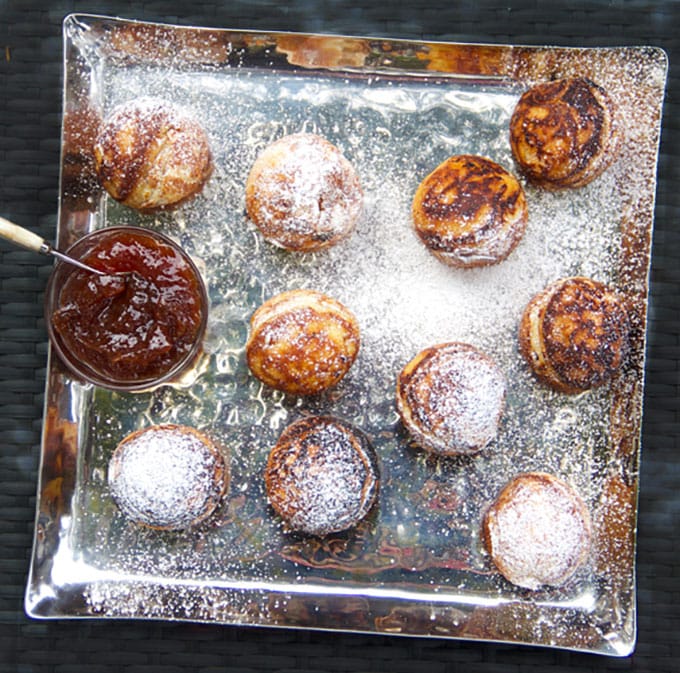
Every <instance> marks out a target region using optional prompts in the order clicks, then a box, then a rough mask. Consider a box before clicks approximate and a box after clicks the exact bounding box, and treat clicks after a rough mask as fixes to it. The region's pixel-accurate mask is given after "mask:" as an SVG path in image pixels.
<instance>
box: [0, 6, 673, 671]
mask: <svg viewBox="0 0 680 673" xmlns="http://www.w3.org/2000/svg"><path fill="white" fill-rule="evenodd" d="M539 7H540V8H541V9H539ZM72 11H86V12H92V13H102V14H111V15H118V16H122V17H125V18H138V19H147V20H161V21H166V22H177V23H182V24H193V25H211V26H221V27H230V28H243V29H248V28H252V29H271V30H295V31H314V32H330V33H345V34H359V35H378V36H389V37H403V38H412V39H422V38H425V39H437V40H453V41H472V42H498V43H525V44H558V45H565V46H613V45H616V46H618V45H632V44H653V45H657V46H661V47H663V48H665V49H666V50H667V51H668V54H669V57H670V62H671V69H670V78H669V84H668V92H667V99H666V105H665V114H664V124H663V138H662V145H661V156H660V163H659V182H658V191H657V207H656V229H655V236H654V262H653V268H652V286H651V295H652V299H651V316H650V318H651V320H650V328H649V341H648V344H649V346H648V365H647V390H646V403H645V421H644V427H643V447H644V448H643V460H642V476H641V493H640V517H639V544H638V566H637V568H638V586H639V600H638V611H639V638H638V646H637V650H636V653H635V654H634V655H633V656H632V657H629V658H627V659H611V658H603V657H597V656H594V655H584V654H572V653H567V652H560V651H552V650H539V649H535V648H527V647H510V646H502V645H490V644H480V643H468V642H451V641H441V640H425V639H419V638H418V639H411V638H394V637H384V636H363V635H352V634H331V633H315V632H306V631H293V630H273V629H257V628H250V629H246V628H234V627H219V626H204V625H188V624H168V623H157V622H116V621H108V622H104V621H88V622H67V621H56V622H37V621H31V620H29V619H28V618H27V617H26V616H25V615H24V612H23V605H22V603H23V591H24V584H25V580H26V573H27V569H28V563H29V555H30V548H31V541H32V529H33V515H34V506H35V490H36V478H37V466H38V455H39V442H40V428H41V413H42V401H43V387H44V377H45V361H46V336H45V331H44V324H43V321H42V303H41V302H42V293H43V289H44V285H45V280H46V278H47V275H48V273H49V270H50V263H49V261H47V260H45V259H43V258H42V257H39V256H37V255H35V254H34V253H29V252H23V251H21V250H19V249H16V248H12V247H11V246H10V245H9V244H6V243H4V242H2V241H0V258H1V260H0V672H2V673H4V672H5V671H8V672H9V671H12V672H14V671H22V672H25V673H29V672H30V673H43V672H46V671H57V672H63V673H66V672H73V673H76V672H80V671H82V672H87V673H100V672H104V671H106V672H107V673H113V672H116V673H119V672H127V673H161V672H162V673H178V672H180V671H203V672H205V673H207V672H208V671H215V672H216V671H225V672H236V671H238V672H239V673H241V672H242V673H248V672H254V671H277V672H279V673H283V672H284V671H297V672H298V673H312V672H330V671H356V672H359V671H361V672H368V671H391V672H394V673H400V672H411V671H413V672H416V671H418V672H419V671H427V672H431V673H443V672H445V671H446V672H448V671H458V670H460V671H469V672H471V673H477V672H488V673H492V672H496V671H497V672H499V673H500V672H502V673H520V672H521V673H529V672H531V671H536V672H538V671H541V673H559V672H563V671H567V670H569V671H584V672H588V671H652V672H654V673H662V672H665V671H680V541H679V540H680V456H679V455H678V449H679V441H678V433H679V432H680V424H679V422H678V420H679V414H678V412H679V410H680V394H679V391H678V384H679V383H680V374H679V373H678V360H679V358H680V343H679V341H678V335H679V333H680V230H679V228H680V65H679V63H680V40H679V39H678V35H677V34H678V31H680V2H678V1H677V0H666V1H665V2H650V1H647V0H630V1H623V0H609V1H607V0H591V1H590V2H587V1H586V0H581V1H577V0H570V1H568V2H538V1H537V0H526V1H522V2H520V1H516V0H443V1H442V0H422V2H418V1H417V0H415V1H414V0H411V1H410V2H405V1H403V0H391V1H390V0H387V1H385V0H383V1H380V0H343V1H338V2H333V1H331V0H321V1H319V2H314V1H313V0H300V1H296V0H280V1H279V2H274V1H271V0H246V1H239V0H223V1H222V2H219V1H210V0H193V1H191V2H184V1H182V0H175V1H174V2H172V1H169V0H163V1H162V2H161V1H153V0H137V1H136V2H122V1H115V0H111V1H109V2H105V1H103V0H92V1H91V2H88V3H79V2H68V1H66V0H52V1H49V0H0V79H1V82H2V84H1V88H0V215H2V216H5V217H7V218H9V219H13V220H14V221H16V222H18V223H19V224H22V225H25V226H27V227H30V228H31V229H33V230H34V231H36V232H38V233H40V234H41V235H42V236H44V237H46V238H48V239H51V238H52V237H53V235H54V231H55V226H56V210H57V181H58V159H59V134H60V118H61V58H62V51H61V20H62V18H63V16H64V15H65V14H67V13H69V12H72Z"/></svg>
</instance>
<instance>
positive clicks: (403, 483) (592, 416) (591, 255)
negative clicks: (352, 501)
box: [26, 15, 667, 656]
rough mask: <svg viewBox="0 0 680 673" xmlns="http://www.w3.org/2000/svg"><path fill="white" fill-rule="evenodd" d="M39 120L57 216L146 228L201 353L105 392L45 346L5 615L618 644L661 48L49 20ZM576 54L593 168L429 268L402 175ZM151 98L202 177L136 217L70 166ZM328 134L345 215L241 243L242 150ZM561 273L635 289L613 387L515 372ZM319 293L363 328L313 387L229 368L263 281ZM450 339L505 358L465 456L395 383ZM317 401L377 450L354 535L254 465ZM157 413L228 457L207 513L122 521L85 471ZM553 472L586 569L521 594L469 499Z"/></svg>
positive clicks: (91, 225)
mask: <svg viewBox="0 0 680 673" xmlns="http://www.w3.org/2000/svg"><path fill="white" fill-rule="evenodd" d="M64 55H65V62H64V66H65V71H64V72H65V86H64V124H63V136H62V148H63V151H62V173H61V199H60V210H59V225H58V232H57V238H58V242H59V244H60V245H61V246H65V245H67V244H68V243H70V242H72V241H73V240H76V239H77V238H78V237H80V236H81V235H82V234H84V233H85V232H87V231H90V230H92V229H96V228H100V227H105V226H109V225H113V224H121V223H131V224H139V225H142V226H145V227H149V228H154V229H157V230H160V231H163V232H165V233H167V234H169V235H171V236H173V237H175V238H176V239H177V240H179V241H180V243H181V244H182V245H183V246H184V247H185V249H186V250H187V251H188V252H189V253H190V254H191V255H192V256H193V257H194V258H195V259H196V260H197V261H198V263H199V264H200V266H201V269H202V271H203V273H204V275H205V279H206V281H207V284H208V286H209V292H210V300H211V318H210V325H209V333H208V337H207V340H206V344H205V351H206V352H205V354H204V355H203V357H202V359H201V360H200V362H199V364H198V365H197V367H196V369H195V370H194V371H193V372H191V374H190V375H189V376H188V377H187V378H186V379H185V380H184V381H182V382H181V383H180V384H178V385H174V386H164V387H161V388H158V389H157V390H155V391H151V392H145V393H136V394H121V393H113V392H109V391H106V390H102V389H97V388H94V387H91V386H87V385H83V384H80V383H78V382H77V381H74V380H72V379H71V378H70V377H69V375H68V374H67V373H66V372H65V370H64V369H63V368H62V366H61V365H60V363H59V362H58V361H57V359H56V358H54V357H50V361H49V367H48V377H47V391H46V406H45V417H44V435H43V445H42V461H41V468H40V482H39V487H38V504H37V518H36V526H35V545H34V549H33V558H32V565H31V571H30V578H29V581H28V586H27V591H26V610H27V612H28V614H29V615H31V616H33V617H41V618H57V617H58V618H63V617H112V618H114V617H118V618H121V617H129V618H149V619H168V620H191V621H204V622H217V623H224V624H250V625H266V626H282V627H302V628H313V629H331V630H333V629H335V630H345V631H358V632H377V633H383V634H407V635H419V636H437V637H446V638H464V639H476V640H487V641H497V642H512V643H531V644H535V645H544V646H552V647H559V648H568V649H573V650H584V651H590V652H597V653H601V654H609V655H618V656H623V655H627V654H629V653H630V652H631V651H632V650H633V648H634V643H635V622H636V617H635V571H634V568H635V563H634V558H635V530H636V512H637V492H638V465H639V456H640V441H639V438H640V423H641V408H642V394H643V372H644V349H645V326H646V301H647V288H648V270H649V264H650V242H651V232H652V221H653V211H654V192H655V171H656V161H657V151H658V141H659V132H660V115H661V108H662V102H663V94H664V86H665V78H666V70H667V61H666V56H665V54H664V52H662V51H661V50H659V49H656V48H649V47H640V48H635V47H630V48H628V47H627V48H615V49H609V48H608V49H565V48H553V47H512V46H495V45H493V46H492V45H473V44H443V43H423V42H406V41H398V40H386V39H382V38H375V39H372V38H357V37H339V36H319V35H301V34H287V33H286V34H283V33H263V32H259V33H255V32H241V31H230V30H217V29H203V28H191V27H177V26H169V25H158V24H148V23H138V22H133V21H125V20H120V19H112V18H106V17H97V16H84V15H74V16H69V17H67V18H66V20H65V22H64ZM572 74H578V75H585V76H588V77H590V78H592V79H594V80H595V81H597V82H599V83H600V84H601V85H603V86H604V87H605V88H607V89H608V91H609V92H610V94H611V96H612V97H613V99H614V101H615V104H616V106H617V110H618V113H619V120H620V125H621V131H622V136H623V141H622V146H621V153H620V157H619V159H618V160H617V161H616V163H615V164H614V165H612V166H611V168H610V169H609V170H608V171H607V172H606V173H605V174H604V175H602V176H601V177H600V178H598V179H597V180H596V181H595V182H593V183H591V184H590V185H588V186H587V187H584V188H582V189H579V190H572V191H566V192H559V193H547V192H544V191H542V190H540V189H536V188H534V187H531V186H527V187H526V191H527V197H528V201H529V210H530V221H529V226H528V230H527V233H526V236H525V238H524V240H523V241H522V243H521V244H520V246H519V247H518V248H517V250H515V252H514V253H513V254H512V255H511V257H510V258H509V259H508V260H507V261H505V262H504V263H502V264H500V265H497V266H495V267H491V268H487V269H478V270H468V271H456V270H453V269H449V268H445V267H444V266H443V265H442V264H440V263H439V262H438V261H437V260H436V259H435V258H434V257H432V256H431V255H429V254H428V253H427V252H426V251H425V250H424V248H423V247H422V245H420V243H419V242H418V241H417V239H416V238H415V236H414V234H413V232H412V228H411V225H410V202H411V198H412V194H413V193H414V191H415V188H416V187H417V185H418V183H419V182H420V180H422V178H423V177H424V176H425V175H426V174H427V173H428V172H429V171H430V170H431V169H432V168H434V167H435V166H436V165H438V164H439V163H440V162H441V161H442V160H443V159H444V158H446V157H447V156H449V155H451V154H455V153H461V152H470V153H476V154H484V155H487V156H490V157H491V158H493V159H495V160H496V161H498V162H499V163H501V164H503V165H505V166H506V167H512V158H511V154H510V148H509V142H508V133H507V125H508V121H509V117H510V114H511V112H512V109H513V107H514V104H515V102H516V101H517V99H518V97H519V95H520V94H521V92H522V91H524V90H525V89H526V88H528V87H529V86H531V85H533V84H535V83H537V82H540V81H545V80H549V79H553V78H557V77H560V76H565V75H572ZM140 95H154V96H160V97H165V98H167V99H170V100H173V101H175V102H179V103H181V104H182V105H184V106H186V107H188V108H190V109H192V110H193V112H194V113H195V114H197V115H198V116H199V117H200V119H201V120H202V122H203V124H204V125H205V128H206V130H207V132H208V134H209V136H210V139H211V143H212V147H213V150H214V156H215V166H216V168H215V173H214V175H213V177H212V178H211V180H210V182H209V184H208V185H207V187H206V189H205V190H204V192H203V193H202V194H201V195H200V196H199V197H198V198H196V199H195V200H194V201H192V202H191V203H189V204H186V205H184V206H183V207H182V208H180V209H179V210H177V211H175V212H174V213H171V214H163V215H158V216H148V215H146V216H143V215H140V214H138V213H136V212H133V211H131V210H129V209H127V208H125V207H123V206H120V205H119V204H117V203H115V202H113V201H112V200H111V199H110V198H108V197H106V196H105V195H103V194H102V193H101V191H100V190H99V188H98V186H97V183H96V180H94V179H93V178H92V171H91V168H92V167H91V155H90V153H89V149H88V148H89V144H90V143H91V138H92V134H93V130H94V129H95V128H96V124H97V123H98V120H99V119H100V118H101V117H102V116H103V115H105V114H106V113H107V112H108V111H109V110H110V109H111V108H112V107H113V106H114V105H115V104H117V103H119V102H121V101H124V100H128V99H130V98H134V97H138V96H140ZM299 130H308V131H315V132H318V133H321V134H322V135H325V136H326V137H328V138H329V139H330V140H331V141H333V142H335V143H336V144H337V145H339V146H340V148H341V149H342V150H343V152H344V153H345V154H346V156H347V157H348V158H349V159H350V161H352V162H353V163H354V165H355V166H356V168H357V170H358V172H359V174H360V176H361V180H362V184H363V187H364V191H365V194H366V212H365V214H364V217H363V218H362V220H361V222H360V223H359V226H358V229H357V231H356V233H355V234H354V235H353V237H352V238H351V239H350V240H348V241H346V242H345V243H343V244H341V245H338V246H336V247H335V248H333V249H331V250H329V251H326V252H323V253H316V254H311V255H306V256H300V255H294V254H290V253H286V252H284V251H281V250H279V249H275V248H273V247H272V246H270V245H268V244H265V243H264V242H263V241H262V239H261V238H260V237H259V234H258V233H257V232H256V230H255V229H254V227H253V226H252V225H251V224H250V223H249V222H248V221H247V219H246V217H245V215H244V194H243V191H244V189H243V188H244V183H245V178H246V176H247V173H248V170H249V168H250V165H251V164H252V162H253V160H254V158H255V157H256V155H257V153H258V152H259V151H260V150H261V149H262V148H263V147H265V146H266V145H267V144H268V143H270V142H271V141H272V140H273V139H275V138H277V137H279V136H281V135H283V134H284V133H289V132H294V131H299ZM576 274H583V275H587V276H592V277H595V278H597V279H599V280H602V281H605V282H609V283H612V284H614V285H616V286H617V287H619V288H620V289H621V290H622V291H623V292H625V293H626V294H627V295H628V297H629V298H630V299H631V301H632V304H633V306H634V318H635V334H634V343H633V352H632V357H631V359H630V363H629V366H628V367H627V368H626V369H625V371H624V372H623V373H622V374H621V376H619V377H618V378H617V379H616V380H615V381H614V382H613V383H612V384H611V385H610V386H607V387H605V388H602V389H599V390H596V391H593V392H590V393H587V394H583V395H579V396H565V395H560V394H557V393H554V392H552V391H550V390H547V389H546V388H544V387H542V386H540V385H538V384H537V383H536V381H535V380H534V379H533V378H532V376H531V375H530V374H529V373H528V372H527V370H526V367H525V366H524V364H523V363H522V361H521V358H520V356H519V355H518V352H517V336H516V331H517V326H518V321H519V316H520V315H521V312H522V309H523V307H524V306H525V304H526V303H527V301H528V300H529V299H530V297H531V296H532V295H533V294H534V293H536V292H537V291H539V290H540V289H542V288H543V287H544V286H545V285H547V284H548V283H549V282H550V281H552V280H554V279H556V278H559V277H563V276H567V275H576ZM295 287H309V288H315V289H318V290H320V291H323V292H326V293H328V294H331V295H332V296H334V297H336V298H337V299H340V300H341V301H342V302H343V303H345V304H346V305H347V306H348V307H350V309H351V310H352V311H353V312H354V313H355V314H356V315H357V317H358V319H359V322H360V324H361V326H362V337H363V341H362V350H361V353H360V356H359V359H358V361H357V362H356V364H355V366H354V367H353V369H352V371H351V372H350V374H349V375H348V376H347V377H346V378H345V379H344V380H343V381H342V382H341V384H340V385H339V386H338V387H337V388H335V389H333V390H331V391H329V392H327V393H326V394H323V395H320V396H317V397H314V398H312V399H297V398H289V397H287V396H285V395H283V394H281V393H277V392H274V391H271V390H268V389H266V388H264V387H263V386H262V385H261V384H260V383H259V382H258V381H257V380H256V379H254V378H253V377H252V376H251V375H250V373H249V372H248V369H247V367H246V365H245V362H244V357H243V350H244V344H245V339H246V335H247V329H248V319H249V317H250V315H251V313H252V311H253V310H254V309H255V307H256V306H258V305H259V303H260V302H261V301H262V300H263V299H264V298H267V297H269V296H272V295H273V294H275V293H277V292H280V291H282V290H285V289H292V288H295ZM449 340H461V341H468V342H471V343H473V344H475V345H477V346H479V347H480V348H482V349H483V350H485V351H487V352H488V353H489V354H491V355H492V356H493V357H494V358H496V359H497V361H498V362H499V364H500V365H501V366H502V367H503V369H504V371H505V373H506V375H507V377H508V380H509V382H510V385H509V395H508V402H507V411H506V414H505V417H504V419H503V421H502V425H501V432H500V436H499V438H498V440H497V441H496V442H495V443H494V444H493V445H492V446H491V447H490V448H489V449H488V450H486V451H485V452H483V453H482V454H481V455H478V456H476V457H473V458H461V459H448V460H443V459H442V460H435V459H432V458H427V457H426V456H425V455H424V454H423V453H422V452H419V451H418V450H417V449H415V448H413V447H412V446H410V445H409V441H408V437H407V436H406V434H405V432H404V430H403V428H401V426H400V424H399V422H398V417H397V414H396V411H395V405H394V385H395V379H396V375H397V373H398V372H399V371H400V369H401V368H402V367H403V365H404V364H405V363H406V362H407V361H408V360H409V359H410V358H411V357H412V356H413V355H414V354H415V353H416V352H418V351H419V350H420V349H422V348H423V347H425V346H428V345H431V344H434V343H438V342H442V341H449ZM310 413H331V414H334V415H337V416H340V417H342V418H344V419H346V420H348V421H350V422H352V423H355V424H356V425H358V426H360V427H362V428H363V429H364V430H365V431H366V432H367V433H368V434H369V435H370V437H371V438H372V440H373V443H374V445H375V447H376V450H377V452H378V454H379V458H380V463H381V469H382V475H383V483H382V490H381V493H380V501H379V503H378V506H377V507H376V508H375V509H374V511H373V512H372V513H371V515H370V516H369V517H368V519H367V520H366V521H365V522H363V523H362V524H361V525H359V526H358V527H357V528H356V529H355V530H353V531H350V532H347V533H344V534H338V535H335V536H331V537H330V538H328V539H325V540H318V539H309V538H304V537H298V536H294V535H290V534H288V533H286V532H285V531H284V530H283V529H282V528H281V526H280V524H279V522H278V521H277V519H276V517H275V516H274V515H273V513H272V512H271V511H270V510H269V508H268V507H267V504H266V499H265V497H264V492H263V486H262V469H263V466H264V461H265V459H266V456H267V453H268V451H269V449H270V447H271V446H272V445H273V443H274V442H275V441H276V438H277V436H278V434H279V433H280V431H281V430H282V428H283V427H285V425H287V424H288V423H289V422H291V421H293V420H295V419H296V418H298V417H300V416H302V415H305V414H310ZM162 422H180V423H186V424H188V425H192V426H194V427H197V428H199V429H201V430H203V431H205V432H209V433H210V434H211V435H212V436H213V437H214V438H216V439H217V440H218V441H219V442H221V444H222V445H223V446H224V447H225V448H226V450H228V451H229V454H230V463H231V468H232V473H233V476H232V483H231V489H230V491H229V494H228V497H227V499H226V502H225V503H224V506H223V507H222V509H221V510H220V511H219V512H218V514H217V515H216V516H215V517H214V518H213V520H211V522H209V523H208V524H206V525H204V526H202V527H200V528H199V529H198V530H194V531H191V532H184V533H159V532H153V531H149V530H143V529H140V528H138V527H136V526H135V525H133V524H130V523H129V522H128V521H126V520H125V519H124V518H123V517H122V515H121V514H120V512H119V511H118V510H117V508H116V506H115V504H114V503H113V501H112V500H111V497H110V494H109V492H108V489H107V485H106V468H107V463H108V459H109V457H110V455H111V453H112V451H113V449H114V448H115V446H116V444H117V443H118V442H119V441H120V439H122V437H123V436H125V435H126V434H127V433H128V432H131V431H133V430H135V429H138V428H141V427H146V426H148V425H151V424H155V423H162ZM537 469H538V470H546V471H550V472H553V473H554V474H557V475H559V476H561V477H563V478H564V479H566V480H568V481H569V482H570V483H572V484H573V485H574V486H575V487H576V488H577V489H578V490H579V491H580V492H581V493H582V495H583V496H584V498H585V499H586V501H587V503H588V505H589V507H590V510H591V512H592V515H593V519H594V522H595V544H594V548H593V553H592V557H591V560H590V563H589V564H588V566H587V567H586V568H585V569H583V571H581V572H579V573H578V574H577V576H576V577H575V578H574V579H573V580H572V581H570V582H569V583H568V584H567V585H566V586H565V587H563V588H561V589H552V590H550V589H546V590H541V591H536V592H531V591H526V590H522V589H519V588H517V587H514V586H512V585H510V584H509V583H508V582H506V581H505V580H503V579H502V578H501V577H500V576H499V574H498V573H497V572H495V571H494V568H493V566H492V564H491V562H490V560H489V558H488V556H487V555H486V554H485V552H484V549H483V546H482V543H481V540H480V534H479V531H480V521H481V518H482V516H483V513H484V511H485V509H486V507H488V505H489V503H490V502H491V501H492V500H493V499H494V497H495V495H496V493H497V492H498V490H499V489H500V488H501V487H502V486H503V485H504V484H505V483H506V482H507V481H508V480H509V479H510V478H511V477H512V476H513V475H515V474H517V473H519V472H522V471H526V470H537Z"/></svg>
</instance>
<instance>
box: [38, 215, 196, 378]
mask: <svg viewBox="0 0 680 673" xmlns="http://www.w3.org/2000/svg"><path fill="white" fill-rule="evenodd" d="M68 254H69V255H70V256H72V257H75V258H77V259H80V260H81V261H83V262H85V263H86V264H89V265H90V266H92V267H94V268H95V269H98V270H101V271H103V272H104V274H105V275H96V274H94V273H90V272H87V271H83V270H81V269H79V268H77V267H75V266H73V265H70V264H67V263H64V262H58V263H57V264H56V265H55V267H54V270H53V272H52V275H51V276H50V279H49V281H48V284H47V293H46V302H45V305H46V320H47V328H48V332H49V336H50V340H51V343H52V345H53V347H54V349H55V351H56V353H57V354H58V356H59V358H60V359H61V360H62V362H63V363H64V364H65V365H66V366H67V368H68V369H69V370H70V371H71V372H72V373H73V374H75V375H76V376H77V377H78V378H80V379H82V380H84V381H86V382H89V383H94V384H96V385H98V386H101V387H104V388H110V389H114V390H144V389H147V388H151V387H154V386H156V385H158V384H160V383H165V382H171V381H173V380H175V379H177V378H178V377H179V376H180V375H181V374H182V373H183V372H185V371H186V370H187V369H188V368H189V367H190V366H191V365H192V364H193V363H194V361H195V360H196V358H197V357H198V355H199V353H200V351H201V344H202V340H203V335H204V333H205V327H206V324H207V318H208V296H207V292H206V289H205V285H204V283H203V280H202V278H201V275H200V273H199V271H198V269H197V268H196V265H195V264H194V263H193V261H192V260H191V258H190V257H189V255H187V253H185V252H184V251H183V250H182V249H181V248H180V247H178V246H177V244H176V243H174V242H173V241H172V240H171V239H169V238H168V237H167V236H164V235H162V234H159V233H157V232H154V231H150V230H148V229H142V228H140V227H133V226H128V227H110V228H106V229H101V230H98V231H94V232H92V233H90V234H88V235H86V236H84V237H83V238H81V239H80V240H78V241H77V242H76V243H75V244H74V245H72V246H71V247H70V248H69V249H68Z"/></svg>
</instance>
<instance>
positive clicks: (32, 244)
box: [0, 217, 117, 276]
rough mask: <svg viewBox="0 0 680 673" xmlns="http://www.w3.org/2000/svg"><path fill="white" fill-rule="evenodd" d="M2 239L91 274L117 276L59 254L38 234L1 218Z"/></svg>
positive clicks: (0, 233) (0, 230)
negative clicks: (50, 256) (51, 256)
mask: <svg viewBox="0 0 680 673" xmlns="http://www.w3.org/2000/svg"><path fill="white" fill-rule="evenodd" d="M0 237H2V238H5V239H7V240H8V241H11V242H12V243H16V244H17V245H20V246H22V247H24V248H28V249H29V250H33V252H39V253H42V254H43V255H54V257H57V258H59V259H61V260H62V261H64V262H67V263H68V264H74V265H75V266H77V267H79V268H81V269H84V270H85V271H89V272H90V273H95V274H97V275H98V276H111V275H117V274H110V273H106V272H105V271H100V270H99V269H95V268H94V267H92V266H88V265H87V264H84V263H83V262H81V261H80V260H77V259H74V258H73V257H69V256H68V255H65V254H64V253H63V252H59V250H55V249H54V248H53V247H52V246H51V245H50V244H49V243H48V242H47V241H46V240H44V239H42V238H40V236H38V235H37V234H34V233H33V232H32V231H29V230H28V229H24V228H23V227H20V226H19V225H18V224H14V223H12V222H10V221H9V220H6V219H5V218H4V217H0Z"/></svg>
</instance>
